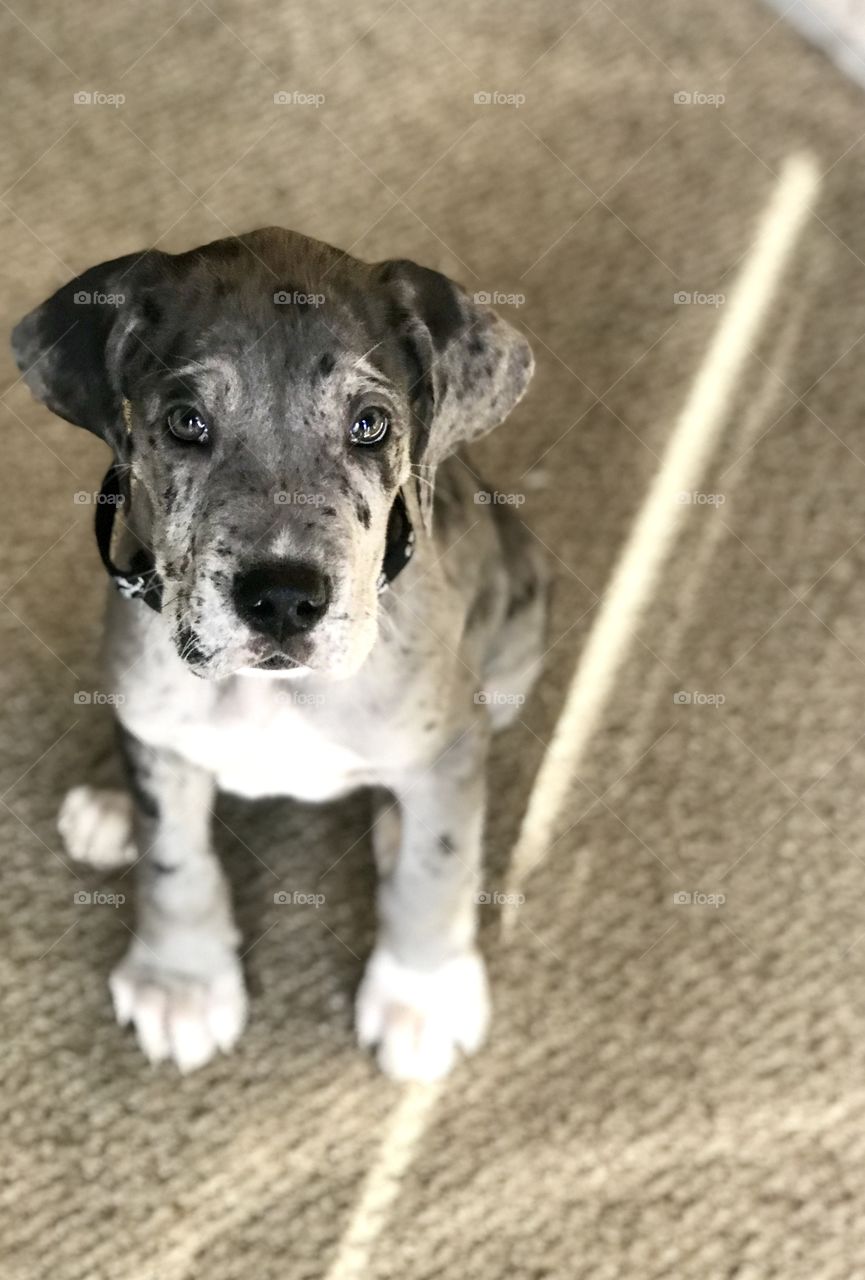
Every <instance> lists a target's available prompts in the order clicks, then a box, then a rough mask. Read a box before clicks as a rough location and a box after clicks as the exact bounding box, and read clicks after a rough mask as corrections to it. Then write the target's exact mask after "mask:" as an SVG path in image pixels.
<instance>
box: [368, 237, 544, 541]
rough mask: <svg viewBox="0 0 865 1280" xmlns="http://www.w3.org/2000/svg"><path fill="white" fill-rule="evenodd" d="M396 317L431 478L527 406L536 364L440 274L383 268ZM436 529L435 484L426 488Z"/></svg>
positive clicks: (424, 497)
mask: <svg viewBox="0 0 865 1280" xmlns="http://www.w3.org/2000/svg"><path fill="white" fill-rule="evenodd" d="M378 271H379V275H380V279H381V281H382V283H383V284H384V285H385V286H386V288H387V290H388V293H389V298H390V303H391V308H392V317H393V318H394V319H395V321H396V324H397V326H398V328H399V330H400V332H401V335H402V338H403V343H404V347H405V349H406V352H407V356H408V360H409V369H410V377H411V379H412V394H413V398H414V402H415V414H416V419H417V434H416V438H415V444H414V448H413V451H412V462H413V463H415V464H416V465H419V466H421V467H422V468H424V470H425V472H426V474H427V476H429V478H430V479H431V478H432V474H433V470H434V468H435V467H436V466H438V464H439V463H440V462H441V461H442V460H443V459H444V458H446V457H447V456H448V454H450V453H453V451H454V450H455V449H456V448H457V447H458V446H459V445H460V444H463V443H467V442H468V441H471V440H476V439H478V438H479V437H480V436H482V435H486V433H487V432H488V431H491V430H492V429H493V428H494V427H497V426H498V425H499V424H500V423H501V422H504V420H505V418H506V417H507V416H508V414H509V413H510V411H511V409H513V407H514V405H516V403H517V402H518V401H519V400H520V398H521V397H522V395H523V393H524V392H525V390H526V388H527V386H528V385H529V380H530V378H531V376H532V371H533V368H534V361H533V358H532V350H531V347H530V346H529V344H528V342H527V341H526V339H525V338H524V337H523V336H522V334H521V333H519V332H518V331H517V330H516V329H515V328H513V326H512V325H510V324H508V323H507V321H506V320H503V319H502V318H501V316H499V315H497V313H496V312H495V311H493V310H492V308H491V307H489V306H487V305H486V304H485V303H484V302H482V301H480V300H479V299H478V298H477V297H475V298H472V297H471V296H470V295H469V294H467V293H466V292H465V290H464V289H462V288H461V287H460V286H459V285H457V284H454V282H453V281H452V280H449V279H448V278H447V276H444V275H441V274H440V273H439V272H438V271H430V270H428V269H427V268H425V267H419V266H417V265H416V264H415V263H413V262H407V261H400V260H395V261H391V262H384V263H381V264H380V266H379V267H378ZM419 496H420V498H421V506H422V510H423V517H424V522H425V523H426V525H427V528H429V524H430V519H431V508H432V485H431V484H426V483H425V484H421V485H420V495H419Z"/></svg>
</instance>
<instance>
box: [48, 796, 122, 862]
mask: <svg viewBox="0 0 865 1280" xmlns="http://www.w3.org/2000/svg"><path fill="white" fill-rule="evenodd" d="M57 830H58V831H59V832H60V835H61V836H62V838H63V843H64V844H65V845H66V849H67V852H68V853H69V856H70V857H71V858H74V859H75V861H76V862H89V863H90V865H91V866H93V867H102V868H105V869H108V868H111V867H122V866H126V865H128V864H129V863H130V862H134V861H135V859H136V857H137V854H136V850H135V843H134V841H133V838H132V799H131V797H130V796H129V795H127V793H126V792H125V791H119V790H114V789H113V788H109V787H73V788H72V790H71V791H69V792H67V794H66V798H65V799H64V801H63V803H62V805H61V806H60V812H59V814H58V815H57Z"/></svg>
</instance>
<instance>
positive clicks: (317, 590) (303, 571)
mask: <svg viewBox="0 0 865 1280" xmlns="http://www.w3.org/2000/svg"><path fill="white" fill-rule="evenodd" d="M329 603H330V583H329V581H328V579H327V578H326V577H325V575H324V574H323V573H321V572H320V570H318V569H316V568H315V567H314V565H310V564H301V563H299V562H297V561H294V560H280V561H278V562H276V563H273V564H260V565H256V566H255V567H254V568H252V569H248V570H246V572H244V573H239V574H238V575H237V577H236V578H235V580H234V607H235V608H236V609H237V612H238V613H239V614H240V616H241V618H242V619H243V621H244V622H246V623H248V624H249V626H250V627H252V629H253V631H259V632H261V634H262V635H266V636H270V638H271V639H272V640H275V641H276V642H277V644H284V643H285V641H286V640H288V639H289V637H290V636H296V635H299V634H300V633H301V632H302V631H309V630H310V628H311V627H314V626H315V624H316V623H317V622H318V621H319V619H320V618H322V617H323V616H324V614H325V612H326V611H327V606H328V604H329Z"/></svg>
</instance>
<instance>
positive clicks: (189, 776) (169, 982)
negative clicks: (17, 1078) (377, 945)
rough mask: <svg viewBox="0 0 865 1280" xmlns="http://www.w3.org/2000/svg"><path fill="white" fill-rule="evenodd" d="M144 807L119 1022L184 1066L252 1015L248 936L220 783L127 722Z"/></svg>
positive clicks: (200, 1060) (138, 811)
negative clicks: (242, 936) (214, 814)
mask: <svg viewBox="0 0 865 1280" xmlns="http://www.w3.org/2000/svg"><path fill="white" fill-rule="evenodd" d="M120 739H121V748H122V751H123V756H124V760H125V763H126V767H127V774H128V778H129V784H130V790H131V792H132V796H133V802H134V810H135V843H136V849H137V854H138V861H137V863H136V875H137V902H136V922H135V932H134V936H133V940H132V943H131V945H130V947H129V950H128V951H127V953H126V956H125V958H124V959H123V960H122V961H121V963H120V964H119V965H118V966H117V968H116V969H115V970H114V972H113V973H112V975H111V979H110V986H111V994H112V997H113V999H114V1008H115V1011H116V1013H117V1018H118V1021H119V1022H120V1023H121V1024H122V1025H125V1024H127V1023H129V1022H132V1023H133V1024H134V1026H135V1031H136V1035H137V1037H138V1042H139V1044H140V1045H141V1048H142V1049H143V1050H144V1052H145V1054H146V1055H147V1057H148V1058H149V1059H150V1060H151V1061H152V1062H158V1061H161V1060H162V1059H165V1058H173V1059H174V1061H175V1062H176V1063H177V1065H178V1066H179V1067H180V1068H181V1070H182V1071H191V1070H193V1069H194V1068H196V1067H200V1066H202V1065H203V1064H204V1063H205V1062H207V1061H208V1059H209V1058H211V1057H212V1056H213V1054H214V1053H216V1052H217V1050H219V1049H222V1050H225V1051H227V1050H228V1049H230V1048H231V1047H232V1045H233V1044H234V1042H235V1040H236V1039H237V1037H238V1036H239V1035H240V1032H241V1031H242V1029H243V1025H244V1022H245V1020H246V993H245V989H244V984H243V974H242V971H241V967H240V962H239V960H238V957H237V943H238V938H239V935H238V933H237V929H236V928H235V925H234V923H233V920H232V915H231V906H230V902H229V896H228V887H227V884H226V881H225V877H224V876H223V873H222V869H221V868H220V866H219V863H218V862H217V859H216V857H215V855H214V854H213V852H212V849H211V846H210V816H211V810H212V805H213V800H214V791H215V788H214V782H213V779H212V778H211V777H210V775H209V774H207V773H205V772H203V771H202V770H201V769H198V768H196V767H195V766H194V765H191V764H189V763H187V762H186V761H185V760H183V759H182V758H181V757H180V756H177V755H174V754H173V753H172V752H170V751H164V750H162V749H159V748H154V747H150V746H146V745H145V744H144V743H142V742H140V741H139V740H138V739H137V738H134V737H133V736H132V735H131V734H130V733H128V732H127V731H126V730H125V729H123V728H122V727H121V729H120Z"/></svg>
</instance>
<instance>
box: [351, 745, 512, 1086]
mask: <svg viewBox="0 0 865 1280" xmlns="http://www.w3.org/2000/svg"><path fill="white" fill-rule="evenodd" d="M485 762H486V744H485V743H484V742H482V741H481V737H480V734H479V733H476V731H474V730H473V731H471V732H470V733H469V734H467V735H466V737H465V738H463V739H462V740H460V741H458V742H457V744H456V745H455V746H454V747H452V748H451V749H450V750H449V751H447V752H446V753H445V754H444V755H443V756H442V757H441V758H440V759H439V760H438V761H437V762H436V763H435V764H434V765H433V766H432V767H431V768H430V769H428V770H426V771H424V772H421V773H419V774H417V775H415V776H409V777H406V778H405V779H404V781H403V782H402V783H401V784H399V785H397V787H396V788H395V790H396V795H397V801H398V806H399V810H400V816H401V836H400V840H399V845H398V854H397V857H396V861H395V865H394V866H393V867H392V868H391V869H390V871H389V872H388V874H386V875H385V876H384V878H383V879H382V881H381V884H380V887H379V934H378V940H377V943H376V947H375V950H374V951H373V954H372V956H371V957H370V960H369V963H368V965H367V969H366V973H365V975H364V979H363V982H362V984H361V988H360V991H359V992H358V998H357V1031H358V1038H359V1040H360V1042H361V1044H363V1045H365V1046H369V1045H373V1044H377V1045H378V1060H379V1064H380V1065H381V1067H382V1069H383V1070H384V1071H385V1072H386V1073H387V1074H388V1075H390V1076H392V1077H394V1078H395V1079H398V1080H433V1079H436V1078H438V1077H440V1076H443V1075H445V1074H446V1073H447V1072H448V1071H449V1070H450V1068H451V1066H452V1065H453V1062H454V1059H455V1057H456V1052H457V1050H458V1049H462V1050H463V1051H464V1052H466V1053H472V1052H474V1050H475V1049H477V1048H478V1046H479V1045H480V1043H481V1041H482V1040H483V1037H484V1033H485V1031H486V1027H487V1022H488V1018H489V1000H488V994H487V982H486V974H485V971H484V965H483V961H482V959H481V957H480V955H479V953H478V952H477V950H476V948H475V933H476V925H477V890H478V879H479V873H480V865H481V853H482V849H481V845H482V834H483V817H484V792H485V786H484V768H485Z"/></svg>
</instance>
